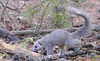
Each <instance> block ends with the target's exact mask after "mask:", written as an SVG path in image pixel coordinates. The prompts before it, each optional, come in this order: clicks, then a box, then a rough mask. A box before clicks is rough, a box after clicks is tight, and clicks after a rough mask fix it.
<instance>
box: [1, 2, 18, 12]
mask: <svg viewBox="0 0 100 61" xmlns="http://www.w3.org/2000/svg"><path fill="white" fill-rule="evenodd" d="M0 4H1V5H2V6H3V7H5V5H4V4H3V3H2V2H1V1H0ZM6 8H8V9H10V10H13V11H16V12H18V9H13V8H11V7H9V6H6Z"/></svg>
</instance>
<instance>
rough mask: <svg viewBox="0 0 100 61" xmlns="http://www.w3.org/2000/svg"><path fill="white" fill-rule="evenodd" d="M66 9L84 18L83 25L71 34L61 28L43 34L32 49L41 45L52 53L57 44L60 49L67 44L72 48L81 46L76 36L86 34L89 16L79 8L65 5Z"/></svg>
mask: <svg viewBox="0 0 100 61" xmlns="http://www.w3.org/2000/svg"><path fill="white" fill-rule="evenodd" d="M67 10H68V11H69V12H70V13H73V14H76V15H79V16H82V17H83V18H84V19H85V24H84V26H83V27H82V28H81V29H80V30H78V31H76V32H74V33H73V34H72V35H71V34H70V33H69V32H67V31H65V30H61V29H59V30H55V31H53V32H51V33H50V34H48V35H46V36H44V37H43V38H42V39H40V40H38V41H37V42H36V43H35V44H34V46H33V49H34V51H35V50H39V49H41V48H42V47H45V49H46V51H47V55H50V54H52V50H53V47H54V46H55V45H58V46H59V47H60V48H61V49H62V50H63V48H64V45H67V46H68V47H72V48H80V47H81V41H80V40H79V39H77V38H80V37H83V36H84V35H87V34H88V33H89V32H90V23H89V21H90V20H91V18H90V17H89V16H88V13H87V12H85V11H83V10H81V9H76V8H73V7H67ZM40 44H41V45H40ZM38 45H39V47H38V49H37V48H35V46H38Z"/></svg>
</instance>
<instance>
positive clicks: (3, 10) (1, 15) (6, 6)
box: [1, 0, 9, 18]
mask: <svg viewBox="0 0 100 61" xmlns="http://www.w3.org/2000/svg"><path fill="white" fill-rule="evenodd" d="M8 2H9V0H7V2H6V3H5V6H4V8H3V12H2V14H1V18H3V15H4V12H5V10H6V7H7V4H8Z"/></svg>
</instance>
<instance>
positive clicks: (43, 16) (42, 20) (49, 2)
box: [37, 0, 52, 32]
mask: <svg viewBox="0 0 100 61" xmlns="http://www.w3.org/2000/svg"><path fill="white" fill-rule="evenodd" d="M51 2H52V0H51V1H50V2H49V3H48V4H47V6H46V8H45V9H44V11H43V13H42V17H41V19H40V21H41V22H40V25H39V28H38V29H37V32H39V30H40V28H41V25H42V21H43V18H44V14H45V12H46V9H47V8H48V6H49V5H50V3H51Z"/></svg>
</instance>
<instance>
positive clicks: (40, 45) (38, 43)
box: [33, 40, 43, 52]
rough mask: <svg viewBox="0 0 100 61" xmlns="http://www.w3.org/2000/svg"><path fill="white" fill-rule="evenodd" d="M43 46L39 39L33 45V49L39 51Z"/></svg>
mask: <svg viewBox="0 0 100 61" xmlns="http://www.w3.org/2000/svg"><path fill="white" fill-rule="evenodd" d="M42 48H43V46H42V43H40V42H39V40H38V41H36V42H35V43H34V45H33V51H34V52H37V51H39V50H40V49H42Z"/></svg>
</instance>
